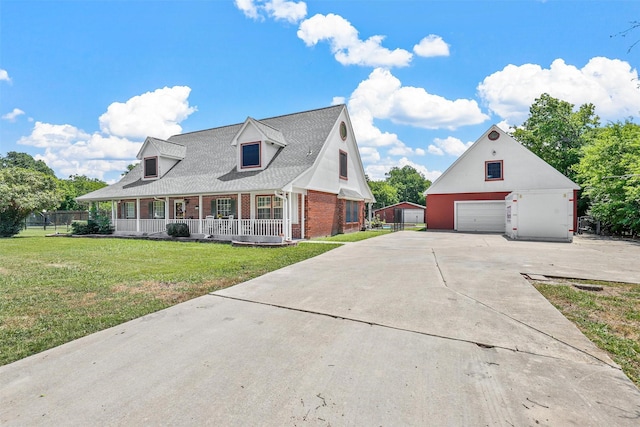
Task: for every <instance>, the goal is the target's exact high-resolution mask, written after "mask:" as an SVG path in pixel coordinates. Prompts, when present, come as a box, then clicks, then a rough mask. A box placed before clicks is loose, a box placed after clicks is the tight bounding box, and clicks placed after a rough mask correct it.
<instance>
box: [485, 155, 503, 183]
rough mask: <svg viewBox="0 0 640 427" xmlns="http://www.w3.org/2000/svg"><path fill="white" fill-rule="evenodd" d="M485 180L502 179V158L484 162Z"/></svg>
mask: <svg viewBox="0 0 640 427" xmlns="http://www.w3.org/2000/svg"><path fill="white" fill-rule="evenodd" d="M484 168H485V178H484V180H485V181H498V180H501V179H504V177H503V176H502V173H503V171H502V160H497V161H492V162H484Z"/></svg>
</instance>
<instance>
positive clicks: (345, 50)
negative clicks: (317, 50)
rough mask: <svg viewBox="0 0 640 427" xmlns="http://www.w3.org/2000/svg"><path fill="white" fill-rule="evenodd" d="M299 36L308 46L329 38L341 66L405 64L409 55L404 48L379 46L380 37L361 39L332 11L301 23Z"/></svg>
mask: <svg viewBox="0 0 640 427" xmlns="http://www.w3.org/2000/svg"><path fill="white" fill-rule="evenodd" d="M298 37H299V38H300V39H302V41H304V43H305V44H306V45H307V46H315V45H316V44H317V43H318V42H321V41H324V40H326V41H328V42H329V44H330V46H331V52H332V53H333V54H334V55H335V58H336V60H337V61H338V62H340V63H341V64H342V65H364V66H372V67H406V66H407V65H409V62H411V58H412V56H413V55H412V54H411V53H410V52H408V51H406V50H404V49H394V50H389V49H387V48H385V47H382V41H383V40H384V37H383V36H379V35H376V36H371V37H369V38H368V39H367V40H364V41H363V40H360V38H359V37H358V30H356V29H355V28H354V27H353V25H351V23H350V22H349V21H347V20H346V19H344V18H343V17H341V16H339V15H335V14H332V13H330V14H328V15H320V14H318V15H315V16H313V17H311V18H309V19H307V20H305V21H303V22H302V23H301V24H300V28H299V29H298Z"/></svg>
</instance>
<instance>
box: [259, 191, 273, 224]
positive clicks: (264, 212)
mask: <svg viewBox="0 0 640 427" xmlns="http://www.w3.org/2000/svg"><path fill="white" fill-rule="evenodd" d="M257 209H258V219H271V196H258V206H257Z"/></svg>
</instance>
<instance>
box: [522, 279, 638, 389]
mask: <svg viewBox="0 0 640 427" xmlns="http://www.w3.org/2000/svg"><path fill="white" fill-rule="evenodd" d="M555 281H556V282H558V283H554V284H547V283H546V282H534V285H535V287H536V288H537V289H538V291H540V293H541V294H542V295H544V296H545V297H546V298H547V299H548V300H549V301H550V302H551V303H552V304H553V305H554V306H555V307H556V308H557V309H558V310H560V311H561V312H562V314H564V315H565V317H566V318H567V319H569V320H571V321H572V322H574V323H575V324H576V325H577V326H578V328H579V329H580V330H581V331H582V333H583V334H585V335H586V336H587V338H589V339H590V340H591V341H593V342H594V343H595V344H596V345H597V346H598V347H600V348H601V349H603V350H605V351H607V352H608V353H609V355H610V356H611V358H612V359H613V360H614V361H615V362H616V363H618V364H619V365H620V366H621V367H622V369H623V371H624V372H625V374H627V376H628V377H629V378H630V379H631V380H632V381H633V382H634V383H635V384H636V385H637V386H638V387H640V285H635V284H629V283H612V282H597V281H579V280H570V281H569V280H562V279H556V280H555ZM571 283H587V284H596V285H601V286H602V287H603V290H602V291H585V290H580V289H577V288H575V287H573V286H571Z"/></svg>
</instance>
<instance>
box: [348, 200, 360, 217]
mask: <svg viewBox="0 0 640 427" xmlns="http://www.w3.org/2000/svg"><path fill="white" fill-rule="evenodd" d="M359 219H360V218H358V202H356V201H353V200H347V202H346V204H345V222H358V220H359Z"/></svg>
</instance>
